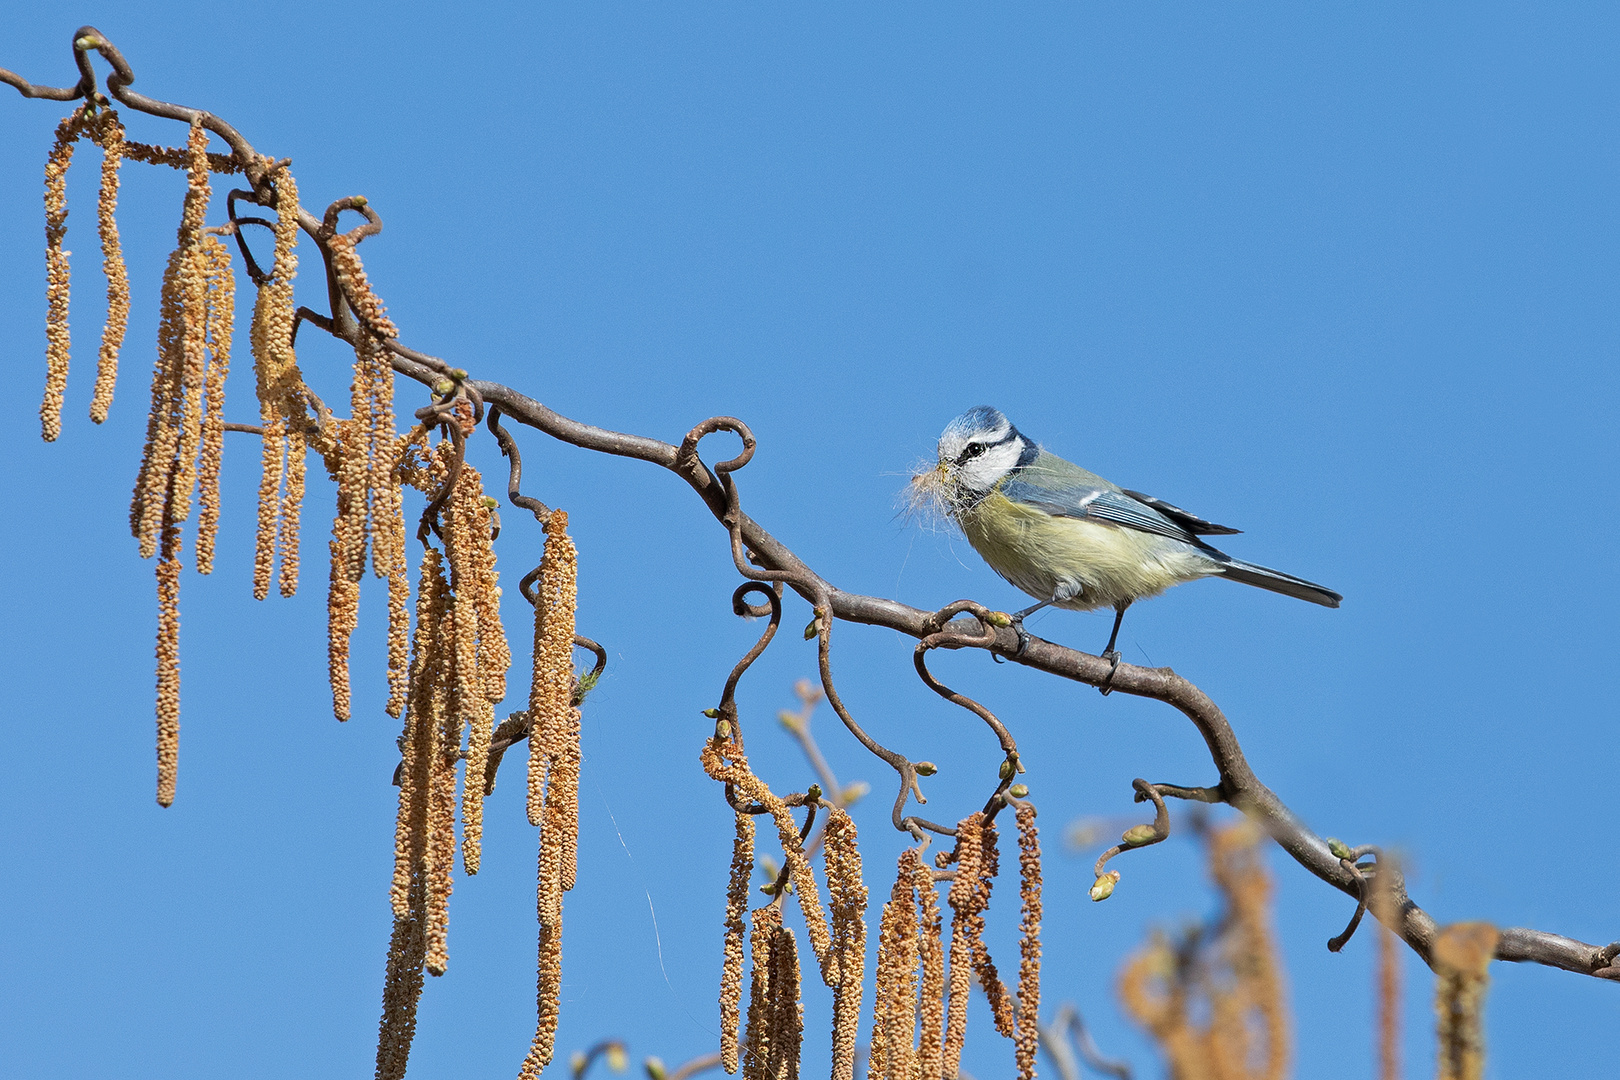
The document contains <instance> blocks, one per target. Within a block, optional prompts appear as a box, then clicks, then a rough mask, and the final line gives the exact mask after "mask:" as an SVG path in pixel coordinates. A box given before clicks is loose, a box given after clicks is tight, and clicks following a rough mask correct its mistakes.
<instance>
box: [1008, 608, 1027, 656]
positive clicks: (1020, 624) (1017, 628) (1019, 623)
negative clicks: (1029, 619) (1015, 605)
mask: <svg viewBox="0 0 1620 1080" xmlns="http://www.w3.org/2000/svg"><path fill="white" fill-rule="evenodd" d="M1012 626H1013V631H1014V632H1015V633H1017V635H1018V649H1017V651H1015V652H1014V653H1013V659H1015V660H1016V659H1017V658H1019V657H1021V656H1023V655H1024V654H1025V653H1026V652H1028V651H1029V631H1028V630H1025V629H1024V617H1023V616H1022V615H1014V616H1013V617H1012Z"/></svg>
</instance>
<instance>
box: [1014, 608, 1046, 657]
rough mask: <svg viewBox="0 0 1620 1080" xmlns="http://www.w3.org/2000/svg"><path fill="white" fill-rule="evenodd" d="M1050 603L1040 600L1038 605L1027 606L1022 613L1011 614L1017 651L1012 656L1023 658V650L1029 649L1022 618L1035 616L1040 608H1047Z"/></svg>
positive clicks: (1027, 634) (1027, 632) (1026, 632)
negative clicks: (1016, 635) (1015, 633)
mask: <svg viewBox="0 0 1620 1080" xmlns="http://www.w3.org/2000/svg"><path fill="white" fill-rule="evenodd" d="M1051 603H1052V601H1050V600H1042V601H1041V602H1040V603H1038V604H1031V605H1029V607H1027V608H1025V609H1024V610H1023V611H1015V612H1013V613H1012V625H1013V629H1014V630H1016V631H1018V651H1017V652H1015V653H1013V655H1014V656H1023V655H1024V650H1026V649H1028V648H1029V631H1027V630H1025V629H1024V618H1025V617H1026V616H1029V615H1033V614H1035V613H1036V612H1037V611H1039V610H1041V608H1043V607H1047V606H1049V605H1050V604H1051Z"/></svg>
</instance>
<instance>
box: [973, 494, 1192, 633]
mask: <svg viewBox="0 0 1620 1080" xmlns="http://www.w3.org/2000/svg"><path fill="white" fill-rule="evenodd" d="M959 522H960V524H961V526H962V531H963V532H964V533H966V534H967V538H968V543H970V544H972V545H973V549H974V550H975V551H977V552H978V553H979V554H980V555H981V556H983V557H984V561H985V562H987V563H989V564H990V568H991V569H992V570H994V571H995V572H996V573H998V574H1000V575H1001V576H1002V577H1004V578H1006V579H1007V580H1008V581H1010V582H1011V583H1012V584H1013V585H1015V586H1017V587H1018V588H1020V589H1022V590H1023V591H1024V592H1026V593H1028V594H1029V595H1031V596H1033V597H1035V598H1036V599H1037V600H1050V599H1052V597H1053V596H1054V595H1056V594H1058V593H1059V592H1069V591H1072V590H1073V588H1074V587H1075V586H1079V592H1078V594H1076V595H1075V596H1074V597H1073V598H1072V599H1069V600H1065V601H1062V602H1060V603H1058V604H1057V606H1058V607H1063V608H1069V609H1070V610H1073V611H1090V610H1092V609H1093V608H1099V607H1116V606H1119V605H1123V604H1129V603H1131V602H1133V601H1136V600H1141V599H1143V598H1145V597H1149V596H1157V595H1158V594H1159V593H1161V592H1163V591H1164V590H1165V589H1168V588H1169V587H1170V586H1172V585H1179V584H1181V583H1182V582H1184V581H1192V580H1193V579H1195V578H1201V577H1207V576H1209V575H1210V574H1215V573H1219V572H1220V571H1219V567H1218V564H1217V563H1216V562H1215V561H1214V560H1213V559H1210V558H1208V557H1207V556H1205V555H1203V554H1201V553H1200V552H1199V551H1198V550H1197V549H1196V548H1194V547H1192V546H1191V545H1188V544H1184V543H1181V542H1178V541H1175V540H1171V539H1169V538H1167V537H1162V536H1158V535H1155V534H1153V533H1146V532H1141V531H1138V530H1136V529H1127V528H1121V527H1117V526H1114V525H1109V524H1105V523H1102V522H1097V521H1088V520H1086V519H1084V518H1066V517H1055V516H1053V515H1051V514H1048V513H1046V512H1045V511H1044V510H1039V509H1037V508H1035V507H1031V506H1024V505H1021V504H1019V503H1014V502H1013V501H1011V500H1010V499H1008V498H1007V497H1006V496H1004V495H1002V494H1000V493H999V492H992V493H991V494H989V495H987V496H985V498H984V499H983V500H981V501H980V502H979V504H978V505H977V506H975V507H974V508H973V509H971V510H968V511H965V512H964V513H962V515H961V516H960V518H959Z"/></svg>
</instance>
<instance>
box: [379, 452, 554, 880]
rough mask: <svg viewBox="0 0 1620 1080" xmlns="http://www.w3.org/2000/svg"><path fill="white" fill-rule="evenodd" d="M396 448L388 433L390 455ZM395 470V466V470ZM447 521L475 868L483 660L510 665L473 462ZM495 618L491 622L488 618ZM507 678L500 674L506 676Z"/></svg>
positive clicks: (466, 854) (485, 745)
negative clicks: (490, 594) (492, 591)
mask: <svg viewBox="0 0 1620 1080" xmlns="http://www.w3.org/2000/svg"><path fill="white" fill-rule="evenodd" d="M392 452H393V443H392V440H391V439H390V441H389V447H388V449H387V450H386V451H385V453H389V454H391V453H392ZM392 471H393V470H392V468H390V473H392ZM443 519H444V524H445V527H444V530H443V531H444V539H445V553H446V555H447V557H448V559H449V562H450V587H451V588H452V589H453V590H454V592H455V601H454V604H455V671H454V677H453V680H452V686H453V695H454V696H453V698H452V701H453V706H452V708H453V711H454V713H455V715H456V717H457V718H458V719H459V720H461V721H462V722H464V723H466V724H467V725H468V729H469V734H468V739H467V756H466V770H465V773H464V774H463V779H462V785H461V821H462V840H461V845H462V846H461V861H462V866H463V867H465V868H466V871H467V873H468V874H476V873H477V872H478V864H479V858H480V851H481V840H482V836H483V806H484V775H485V772H486V771H487V768H488V762H489V742H490V735H491V732H492V731H493V729H494V726H495V703H494V702H493V701H491V700H490V698H489V695H488V694H487V693H486V690H487V688H488V685H489V684H488V681H487V680H486V679H485V677H484V674H483V673H484V669H485V667H486V666H488V665H490V664H492V663H509V662H510V659H511V657H510V654H509V653H508V652H507V651H506V648H505V637H504V636H503V635H502V633H501V631H500V621H499V612H498V611H492V610H491V608H492V605H491V604H489V603H488V602H487V598H486V597H485V596H484V593H485V592H486V591H487V590H488V589H489V588H491V587H492V579H493V573H492V571H491V566H492V564H493V563H494V553H493V550H492V549H491V545H490V535H491V530H490V523H489V510H488V508H487V507H486V506H485V505H484V489H483V483H482V481H481V480H480V478H479V475H478V470H477V469H474V468H473V467H472V466H471V465H467V464H465V463H464V464H463V465H462V466H461V468H460V470H459V471H458V472H457V475H456V485H455V488H454V489H453V490H452V492H451V494H450V498H449V499H448V500H447V501H446V503H445V506H444V511H443ZM378 535H379V536H380V537H383V538H384V539H383V543H384V544H385V545H386V544H389V543H391V542H392V538H393V530H392V528H391V526H389V525H388V524H387V523H386V522H385V523H384V528H383V530H381V531H380V532H379V534H378ZM387 558H388V559H389V560H391V559H392V558H393V556H392V555H391V554H390V555H388V556H387ZM389 569H391V566H389ZM491 617H493V624H491V623H488V622H486V621H485V620H486V619H488V618H491ZM504 681H505V680H504V678H503V679H502V680H501V682H502V683H504ZM553 782H554V783H555V780H554V781H553ZM565 831H566V829H565ZM566 861H567V856H566V855H565V862H566ZM570 884H571V883H570ZM565 887H566V886H565Z"/></svg>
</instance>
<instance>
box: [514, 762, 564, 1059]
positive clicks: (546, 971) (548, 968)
mask: <svg viewBox="0 0 1620 1080" xmlns="http://www.w3.org/2000/svg"><path fill="white" fill-rule="evenodd" d="M531 743H532V739H531ZM529 752H530V753H531V754H533V753H534V748H533V746H532V745H531V747H530V751H529ZM558 825H559V822H558V820H557V819H556V818H555V817H553V816H550V815H547V816H545V817H543V819H542V822H541V825H540V856H539V867H538V872H537V874H536V878H537V886H536V892H535V911H536V914H537V915H538V917H539V922H540V964H539V974H538V978H537V985H536V993H535V999H536V1011H537V1014H538V1015H537V1017H536V1021H535V1031H534V1041H533V1043H531V1044H530V1046H529V1053H528V1056H527V1057H525V1058H524V1059H523V1066H522V1068H521V1069H519V1070H518V1076H519V1077H520V1078H521V1080H535V1078H536V1077H538V1076H539V1075H540V1072H541V1070H543V1069H544V1068H545V1067H546V1065H548V1064H549V1063H550V1062H551V1056H552V1054H553V1052H554V1051H555V1050H556V1045H557V1020H558V1017H559V1014H560V1010H561V1006H562V907H563V905H562V893H563V890H562V850H561V849H562V845H561V844H560V843H558V840H559V837H558V836H557V835H556V834H557V832H558V831H559V828H558Z"/></svg>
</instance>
